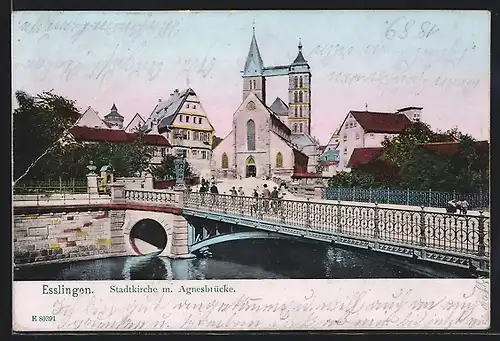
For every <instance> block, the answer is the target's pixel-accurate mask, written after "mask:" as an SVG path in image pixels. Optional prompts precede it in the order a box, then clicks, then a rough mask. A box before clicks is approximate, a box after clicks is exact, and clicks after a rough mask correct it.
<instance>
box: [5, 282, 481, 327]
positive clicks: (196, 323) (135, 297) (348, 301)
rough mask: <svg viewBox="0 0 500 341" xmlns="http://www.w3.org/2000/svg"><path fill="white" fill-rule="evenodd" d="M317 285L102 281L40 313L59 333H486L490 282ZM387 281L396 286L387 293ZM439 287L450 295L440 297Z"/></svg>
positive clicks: (53, 300) (45, 302)
mask: <svg viewBox="0 0 500 341" xmlns="http://www.w3.org/2000/svg"><path fill="white" fill-rule="evenodd" d="M187 282H191V283H192V282H194V281H182V283H183V284H184V285H185V284H186V283H187ZM243 282H244V283H243ZM247 282H248V283H247ZM269 282H273V283H269ZM288 282H289V283H288ZM314 282H315V284H314V285H311V286H310V287H309V288H307V287H308V285H304V284H302V285H300V284H298V283H299V281H296V280H281V281H258V282H256V281H242V282H240V281H238V283H236V282H230V281H227V282H226V283H231V286H233V287H235V288H236V289H235V292H234V293H231V294H213V293H211V294H198V295H195V294H191V295H182V293H181V292H180V291H179V290H177V289H176V287H177V286H178V285H177V283H179V282H173V284H171V283H172V282H171V283H170V284H168V286H170V289H169V290H171V291H169V292H162V291H161V289H160V290H159V292H158V293H147V294H142V295H139V294H127V295H126V296H123V295H121V296H120V295H110V294H106V288H104V286H106V285H107V286H108V287H109V284H105V283H102V282H101V283H98V284H93V287H96V289H95V294H94V295H93V296H80V297H77V298H70V297H52V298H50V301H49V300H48V299H47V298H46V297H42V298H41V299H42V301H43V303H38V304H39V305H41V306H40V307H38V308H36V309H38V310H40V309H43V310H44V311H45V312H46V314H48V315H53V316H55V322H54V324H53V326H52V329H53V330H179V329H183V330H184V329H187V330H209V329H225V330H238V329H249V330H258V329H353V328H354V329H356V328H359V329H367V328H375V329H391V328H402V329H404V328H407V329H465V328H470V329H486V328H488V327H489V323H490V318H489V300H490V299H489V282H488V280H483V279H481V280H409V281H406V280H405V281H401V282H400V283H398V281H390V280H381V281H377V280H373V281H364V282H363V283H364V284H363V285H360V283H359V282H358V283H356V281H341V280H339V281H329V282H327V281H321V283H319V281H312V283H314ZM402 282H404V283H402ZM433 282H434V283H433ZM114 283H117V282H114ZM148 283H149V282H148ZM196 283H199V282H198V281H196ZM204 283H208V285H211V284H210V283H212V282H210V281H207V282H204ZM261 283H262V284H261ZM384 283H392V284H390V285H388V284H385V286H386V288H385V289H384ZM21 284H23V285H25V286H27V285H29V283H21ZM16 285H19V284H18V283H16ZM165 285H166V284H158V285H157V287H161V286H165ZM191 285H192V284H191ZM97 286H99V290H98V289H97ZM436 286H441V288H446V290H441V291H440V292H441V293H437V294H436V293H435V292H436ZM101 287H102V290H101ZM391 287H392V289H391ZM396 287H397V288H396ZM285 288H286V289H285ZM33 289H35V288H33ZM284 289H285V290H284ZM33 291H36V290H31V291H22V292H24V293H26V292H33ZM438 291H439V290H438ZM18 292H20V291H18ZM259 292H260V293H259ZM25 296H26V295H25ZM33 299H34V298H32V300H31V301H28V300H29V298H27V297H17V296H16V301H15V304H16V309H18V308H21V307H20V306H19V305H20V304H22V302H20V301H26V303H28V302H39V301H40V299H39V300H38V301H33ZM22 309H23V310H22V311H23V313H24V312H25V313H26V314H31V313H30V312H29V310H32V309H34V308H33V307H29V306H25V307H22ZM25 310H26V311H25Z"/></svg>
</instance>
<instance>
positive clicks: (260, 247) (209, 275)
mask: <svg viewBox="0 0 500 341" xmlns="http://www.w3.org/2000/svg"><path fill="white" fill-rule="evenodd" d="M210 251H211V252H212V255H211V256H210V257H199V258H194V259H182V260H181V259H179V260H172V259H168V258H164V257H156V256H135V257H134V256H132V257H118V258H108V259H98V260H91V261H78V262H71V263H57V264H47V265H34V266H28V267H21V268H20V269H17V270H15V271H14V280H158V279H174V280H193V279H285V278H295V279H330V278H331V279H338V278H426V277H431V276H429V275H425V274H422V272H416V271H414V270H413V269H412V268H408V267H407V266H402V265H400V263H396V260H395V259H394V258H392V257H387V256H384V255H381V254H376V253H374V252H369V251H368V252H361V251H357V250H352V249H349V250H346V249H342V248H335V247H332V246H330V245H327V244H323V243H314V242H300V241H292V240H239V241H232V242H227V243H222V244H218V245H214V246H212V247H211V248H210ZM447 271H448V270H447ZM432 277H463V276H460V275H457V274H454V273H451V272H441V274H438V275H437V276H436V275H433V276H432Z"/></svg>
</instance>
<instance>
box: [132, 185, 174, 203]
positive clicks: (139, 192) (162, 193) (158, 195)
mask: <svg viewBox="0 0 500 341" xmlns="http://www.w3.org/2000/svg"><path fill="white" fill-rule="evenodd" d="M180 195H181V193H179V192H175V191H166V190H154V189H130V188H125V200H126V201H128V202H140V203H149V204H158V203H165V204H172V205H179V204H180Z"/></svg>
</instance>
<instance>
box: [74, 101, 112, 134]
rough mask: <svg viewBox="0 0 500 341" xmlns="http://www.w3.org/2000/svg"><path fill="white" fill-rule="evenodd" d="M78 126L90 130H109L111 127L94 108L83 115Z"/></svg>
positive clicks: (88, 109) (90, 108) (89, 108)
mask: <svg viewBox="0 0 500 341" xmlns="http://www.w3.org/2000/svg"><path fill="white" fill-rule="evenodd" d="M77 126H80V127H89V128H100V129H108V128H109V126H108V125H107V124H106V122H104V121H103V120H102V119H101V118H100V117H99V115H98V114H97V112H96V111H95V110H94V109H93V108H92V107H90V106H89V107H88V108H87V110H85V112H84V113H83V114H82V116H81V117H80V119H79V120H78V123H77Z"/></svg>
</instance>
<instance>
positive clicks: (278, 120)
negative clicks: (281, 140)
mask: <svg viewBox="0 0 500 341" xmlns="http://www.w3.org/2000/svg"><path fill="white" fill-rule="evenodd" d="M255 98H257V100H258V101H259V102H260V103H261V104H262V105H263V106H264V108H266V109H267V111H268V112H269V115H271V119H272V120H273V121H274V122H275V123H276V125H278V126H280V127H281V128H282V129H283V130H284V131H285V132H286V133H287V134H288V135H290V134H291V133H292V131H291V130H290V128H289V127H288V126H287V125H286V124H285V123H283V121H282V120H280V119H279V117H278V115H277V114H276V113H275V112H274V111H273V109H271V108H270V107H268V106H267V105H266V103H264V102H263V101H261V99H260V98H259V97H257V96H255Z"/></svg>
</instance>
